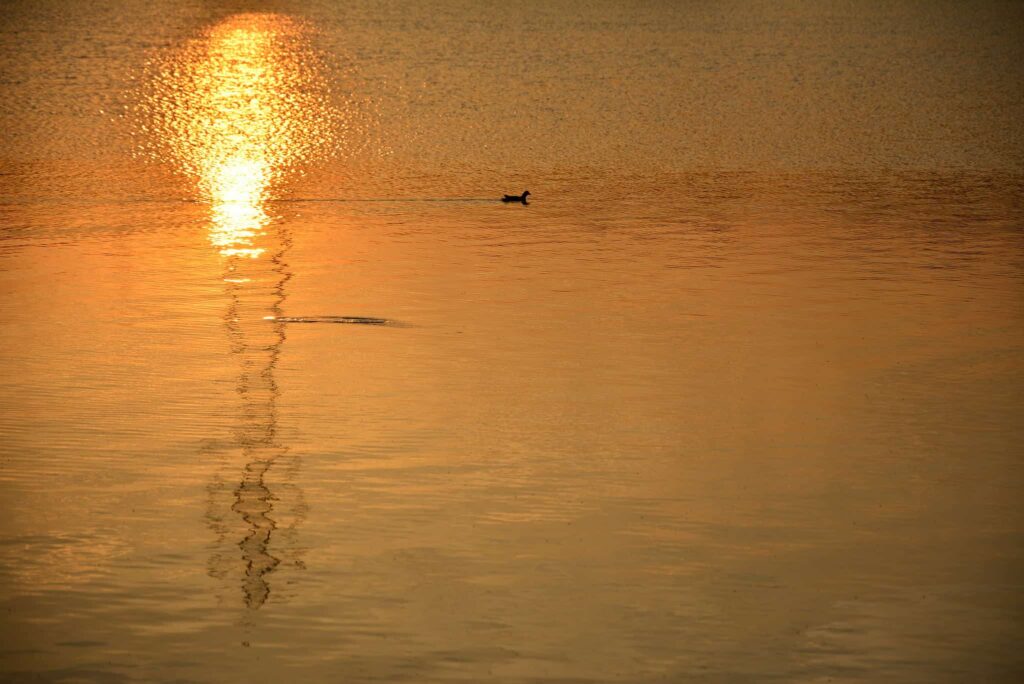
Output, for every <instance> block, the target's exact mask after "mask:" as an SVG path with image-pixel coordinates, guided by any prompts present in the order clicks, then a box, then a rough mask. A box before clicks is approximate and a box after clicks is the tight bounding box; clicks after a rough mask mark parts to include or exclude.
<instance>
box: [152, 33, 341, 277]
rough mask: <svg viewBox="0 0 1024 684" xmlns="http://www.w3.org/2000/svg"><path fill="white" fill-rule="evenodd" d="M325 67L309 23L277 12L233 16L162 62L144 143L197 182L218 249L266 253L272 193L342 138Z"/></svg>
mask: <svg viewBox="0 0 1024 684" xmlns="http://www.w3.org/2000/svg"><path fill="white" fill-rule="evenodd" d="M323 73H324V67H323V64H322V61H321V59H320V57H319V56H318V55H317V53H316V52H315V51H314V50H313V49H312V48H311V47H310V44H309V40H308V29H307V28H306V27H305V26H304V25H303V24H300V23H298V22H296V21H295V20H293V19H290V18H288V17H285V16H282V15H276V14H240V15H235V16H232V17H230V18H228V19H225V20H223V21H221V22H220V23H218V24H216V25H215V26H213V27H211V28H210V29H208V30H207V31H205V32H204V33H203V34H202V35H201V37H199V38H197V39H196V40H193V41H189V42H188V43H186V44H185V45H184V46H183V47H182V49H181V50H180V51H178V52H176V53H175V54H174V55H173V56H172V57H171V58H169V59H165V60H162V61H161V62H160V63H159V66H158V67H157V71H156V74H155V77H154V78H153V81H152V92H151V93H150V94H149V95H148V97H147V98H146V100H147V104H146V109H147V119H148V121H149V125H150V127H151V130H150V133H153V132H155V133H156V135H155V136H152V135H150V136H147V138H148V140H147V141H146V143H145V146H146V147H147V149H148V150H149V151H150V152H151V153H152V154H153V155H154V156H157V157H160V158H161V159H163V158H164V157H165V156H167V155H168V154H169V156H170V157H171V158H173V159H174V160H175V161H176V163H177V164H178V166H179V168H180V169H181V170H182V171H184V172H185V173H186V174H188V175H190V176H192V177H193V178H194V179H195V180H196V184H197V190H198V193H199V195H200V197H202V198H203V199H205V200H207V201H209V202H210V205H211V226H210V241H211V243H212V244H213V245H214V246H215V247H216V248H217V249H218V250H219V251H220V253H221V254H222V255H224V256H227V257H243V258H244V257H249V258H257V257H259V256H260V255H261V254H263V252H264V251H265V248H263V247H261V246H260V245H259V238H260V236H261V235H262V234H263V232H264V229H265V227H266V226H267V224H268V223H269V222H270V220H271V217H270V216H269V215H268V213H267V200H268V199H270V198H272V196H273V195H274V192H275V190H276V189H278V188H279V187H280V185H281V183H282V181H283V180H285V179H287V178H289V177H294V176H295V175H297V174H298V173H300V172H301V170H302V169H303V168H304V167H306V166H307V165H308V164H310V163H311V162H313V161H315V160H316V159H317V158H320V157H323V156H325V154H326V153H328V152H329V151H330V150H331V148H332V147H333V146H334V143H335V141H336V140H337V138H338V137H339V132H340V130H341V129H342V128H343V114H342V111H341V110H340V109H339V108H338V107H337V106H335V105H334V104H333V103H332V98H331V93H330V90H329V88H328V86H327V81H326V79H325V78H324V76H323Z"/></svg>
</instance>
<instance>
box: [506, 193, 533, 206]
mask: <svg viewBox="0 0 1024 684" xmlns="http://www.w3.org/2000/svg"><path fill="white" fill-rule="evenodd" d="M529 194H530V191H529V190H523V194H522V195H505V196H504V197H502V198H501V201H502V202H522V203H523V204H527V201H526V196H527V195H529Z"/></svg>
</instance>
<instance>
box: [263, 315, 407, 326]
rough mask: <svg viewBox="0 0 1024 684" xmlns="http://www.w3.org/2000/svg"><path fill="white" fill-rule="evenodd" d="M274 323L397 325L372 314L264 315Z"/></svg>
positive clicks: (265, 318) (395, 322)
mask: <svg viewBox="0 0 1024 684" xmlns="http://www.w3.org/2000/svg"><path fill="white" fill-rule="evenodd" d="M263 320H265V321H274V322H275V323H340V324H347V325H397V324H398V323H397V321H392V320H391V319H388V318H373V317H372V316H264V317H263Z"/></svg>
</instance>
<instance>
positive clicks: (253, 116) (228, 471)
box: [148, 14, 340, 609]
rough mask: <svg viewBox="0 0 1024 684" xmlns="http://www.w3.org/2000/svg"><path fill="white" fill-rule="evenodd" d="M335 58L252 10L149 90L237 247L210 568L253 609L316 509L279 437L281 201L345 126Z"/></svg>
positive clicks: (228, 258)
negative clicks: (226, 426)
mask: <svg viewBox="0 0 1024 684" xmlns="http://www.w3.org/2000/svg"><path fill="white" fill-rule="evenodd" d="M321 71H322V70H321V65H320V62H319V61H318V59H317V56H316V54H315V52H313V51H312V49H311V48H310V47H309V45H308V43H307V41H306V38H305V33H304V30H303V29H302V27H301V26H300V25H298V24H297V23H295V22H293V21H292V20H290V19H288V18H287V17H283V16H280V15H274V14H242V15H236V16H233V17H230V18H228V19H225V20H224V21H222V22H220V23H218V24H216V25H215V26H213V27H211V28H210V29H209V30H207V31H205V32H204V33H203V35H202V36H201V38H199V39H197V40H194V41H190V42H189V43H187V44H185V45H184V46H183V48H182V49H181V50H180V51H178V52H177V53H175V55H174V56H172V57H171V58H170V59H168V60H167V61H166V62H165V63H164V64H163V65H162V66H161V67H160V69H159V72H158V73H157V75H156V77H155V79H154V86H153V92H152V94H151V96H150V97H149V106H148V107H149V111H148V116H149V119H150V121H151V122H152V130H155V131H156V133H157V140H156V142H155V143H154V144H153V145H152V150H151V151H156V152H158V153H159V154H161V155H163V154H168V155H170V157H171V158H173V159H174V160H175V161H176V163H177V164H178V165H179V168H180V169H181V170H182V171H183V172H185V173H186V174H187V175H189V176H191V177H193V178H194V179H195V182H196V190H197V194H198V196H199V197H200V198H201V199H202V200H204V201H208V202H209V204H210V227H209V240H210V242H211V243H212V244H213V246H214V247H215V248H216V249H217V250H218V251H219V253H220V254H221V256H222V257H223V259H224V262H223V275H222V277H223V281H224V287H225V293H226V296H227V308H226V310H225V312H224V316H223V319H224V326H225V330H226V332H227V336H228V340H229V342H230V344H231V353H232V356H233V357H234V358H235V359H236V360H237V362H238V375H237V380H236V386H235V390H236V393H237V395H238V397H239V402H240V404H239V409H240V411H239V413H238V415H237V417H236V418H235V419H234V421H233V429H234V435H233V439H232V443H231V444H228V445H222V446H219V447H211V448H210V449H209V450H210V451H216V452H220V453H222V454H224V455H225V458H224V464H225V465H224V468H223V471H222V472H220V473H218V474H217V475H216V476H215V477H214V480H213V481H212V482H211V484H210V486H209V488H208V489H209V507H208V515H207V517H208V523H209V526H210V528H211V529H212V530H213V531H214V532H215V534H216V535H217V538H218V542H217V551H216V552H215V553H214V554H213V556H212V557H211V559H210V568H209V571H210V574H211V575H213V576H216V577H222V578H224V579H226V580H231V581H232V582H233V583H234V582H239V583H240V584H241V589H242V594H243V599H244V602H245V605H246V606H247V607H248V608H250V609H258V608H260V607H261V606H262V605H263V604H264V603H265V602H266V601H267V600H268V598H269V597H270V595H271V585H270V575H271V574H272V573H273V572H275V570H276V569H277V568H278V567H279V566H280V565H281V564H282V563H284V562H285V560H287V561H289V562H288V564H289V565H293V566H299V567H301V565H302V563H301V560H299V558H298V555H299V552H298V550H297V547H296V546H295V544H294V543H291V542H289V539H292V538H293V535H291V534H290V532H293V531H294V530H295V528H296V527H297V526H298V525H299V524H300V523H301V522H302V520H303V518H304V513H303V511H304V505H303V503H302V492H301V491H300V490H299V489H298V488H297V487H295V485H294V484H293V480H294V476H295V470H296V468H297V467H298V459H297V458H296V457H295V456H294V455H292V454H291V453H290V451H289V449H288V446H287V445H286V444H285V443H284V442H283V440H282V439H281V438H280V436H279V428H278V409H277V403H278V398H279V396H280V388H279V387H278V384H277V381H276V378H275V371H276V368H277V364H278V358H279V357H280V355H281V350H282V347H283V345H284V342H285V328H284V324H283V323H281V322H280V321H277V320H276V319H279V318H280V317H281V314H282V306H283V303H284V301H285V299H286V297H287V292H286V285H287V283H288V281H289V280H290V279H291V277H292V273H291V270H290V268H289V267H288V264H287V262H286V260H285V257H286V254H287V251H288V248H289V246H290V244H291V234H290V228H289V226H288V225H287V223H286V222H284V221H282V220H280V219H278V218H275V217H274V216H272V215H271V213H270V212H269V211H268V201H269V200H270V199H272V198H273V196H274V193H275V192H276V191H277V190H278V189H279V188H280V187H281V185H282V183H283V182H284V181H285V180H287V179H288V178H290V177H294V176H295V175H297V174H300V173H301V172H302V171H303V169H304V168H306V167H307V166H308V165H309V164H310V163H311V162H312V161H314V160H315V159H316V158H317V157H318V156H319V155H321V154H322V153H324V152H325V151H326V150H327V149H328V147H329V146H330V145H332V141H333V139H334V136H335V133H336V132H337V131H338V130H339V128H340V126H339V122H340V119H339V112H338V111H337V110H336V109H335V108H333V107H332V106H331V104H330V97H329V93H328V91H327V88H326V86H325V81H324V79H323V77H322V75H321ZM267 318H272V319H274V320H272V321H268V320H265V319H267ZM239 527H241V529H240V530H239ZM232 547H233V548H234V550H233V551H232V550H230V549H231V548H232ZM239 553H240V556H241V558H240V560H241V564H239ZM236 586H237V585H236Z"/></svg>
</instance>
